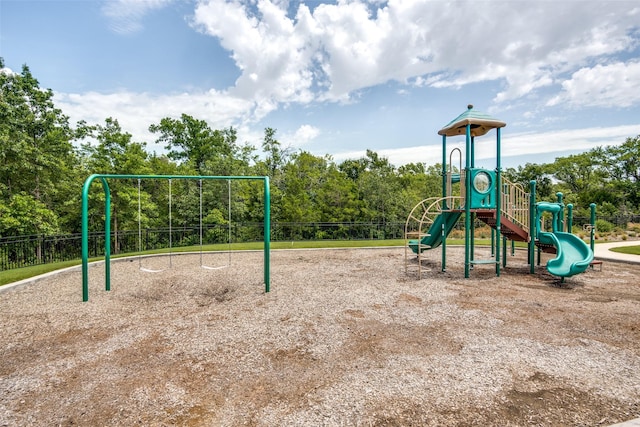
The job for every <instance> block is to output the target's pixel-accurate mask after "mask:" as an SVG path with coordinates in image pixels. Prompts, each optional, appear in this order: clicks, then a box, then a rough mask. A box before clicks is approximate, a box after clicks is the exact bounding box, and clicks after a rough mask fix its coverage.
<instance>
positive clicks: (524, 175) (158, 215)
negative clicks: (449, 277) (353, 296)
mask: <svg viewBox="0 0 640 427" xmlns="http://www.w3.org/2000/svg"><path fill="white" fill-rule="evenodd" d="M3 68H4V61H3V59H2V58H0V69H3ZM0 87H1V90H0V237H7V236H17V235H33V234H39V235H53V234H63V233H76V232H79V231H80V195H81V191H82V185H83V182H84V180H85V179H86V177H87V176H89V175H90V174H93V173H100V174H159V175H220V176H229V175H260V176H264V175H266V176H269V177H270V180H271V202H272V213H271V215H272V221H274V222H333V223H337V222H340V223H349V222H352V223H355V222H373V223H393V222H403V221H404V220H405V219H406V216H407V214H408V212H409V211H410V210H411V208H412V207H413V206H414V205H415V204H416V203H418V202H419V201H421V200H422V199H425V198H427V197H432V196H438V195H440V194H441V182H442V178H441V166H440V165H437V164H436V165H431V166H428V165H426V164H424V163H419V162H416V163H409V164H406V165H402V166H399V167H396V166H394V165H392V164H391V163H390V162H389V161H388V159H387V158H385V157H382V156H380V155H379V154H378V153H376V152H375V151H371V150H368V151H367V152H366V154H365V155H364V156H363V157H361V158H359V159H349V160H344V161H342V162H335V161H334V160H333V159H332V158H331V156H329V155H325V156H317V155H314V154H311V153H309V152H307V151H304V150H297V151H294V150H291V149H289V148H287V147H283V145H282V144H281V143H280V142H279V141H278V139H277V137H276V133H277V132H276V130H275V129H272V128H266V129H265V130H264V136H263V139H262V141H261V146H260V147H259V148H257V147H255V146H252V145H251V144H249V143H246V142H240V141H238V136H237V131H236V129H235V128H233V127H229V128H225V129H211V127H210V126H209V125H208V124H207V122H206V121H205V120H202V119H199V118H196V117H192V116H190V115H187V114H182V115H181V116H180V117H179V118H171V117H165V118H163V119H162V120H160V122H159V123H154V124H151V125H150V127H149V131H150V132H151V133H152V134H153V135H154V136H155V137H156V141H155V142H157V143H161V144H163V145H164V148H165V153H163V154H160V155H158V154H156V153H150V152H148V151H147V148H146V143H145V142H142V141H134V140H133V137H132V135H131V134H130V133H128V132H126V130H124V129H122V127H121V126H120V124H119V123H118V120H117V118H114V117H108V118H106V119H105V120H104V123H96V124H90V123H86V122H79V123H76V124H73V125H72V124H71V123H69V118H68V117H67V116H66V115H65V114H64V112H63V111H62V110H60V109H59V108H57V107H56V106H55V103H54V96H53V92H52V90H51V89H43V88H41V87H40V85H39V82H38V80H37V79H36V78H35V77H34V76H33V75H32V74H31V72H30V70H29V67H28V66H26V65H25V66H23V67H22V70H21V72H20V73H9V72H0ZM503 173H504V174H505V176H506V177H508V178H509V179H510V180H511V181H513V182H518V183H521V184H522V185H523V186H524V187H525V188H528V185H529V181H530V180H536V181H537V190H538V199H539V200H555V194H556V192H558V191H561V192H563V193H564V195H565V198H564V200H565V202H566V203H573V204H574V205H575V206H576V210H575V211H574V213H575V215H577V216H578V215H584V216H588V213H587V210H588V207H589V204H590V203H596V204H597V205H598V211H599V214H602V215H616V214H620V213H623V214H626V213H637V212H639V211H640V209H639V208H640V135H638V136H636V137H629V138H627V139H626V141H625V142H624V143H622V144H620V145H618V146H612V147H598V148H596V149H593V150H590V151H587V152H585V153H582V154H577V155H571V156H567V157H561V158H557V159H556V160H555V162H553V163H550V164H532V163H528V164H526V165H525V166H519V167H517V168H509V169H506V170H504V171H503ZM171 185H172V188H171V205H170V204H169V189H168V183H167V182H166V181H151V180H146V181H142V182H138V181H136V180H114V181H113V182H110V188H111V197H112V199H111V203H112V221H113V225H112V229H113V230H114V231H118V230H136V229H138V227H145V228H154V227H155V228H160V227H166V226H167V224H168V222H169V210H170V209H171V211H172V217H171V222H172V225H173V226H174V227H180V226H189V225H191V226H193V225H197V224H199V221H200V192H201V191H202V193H203V197H202V203H203V211H202V212H203V214H202V215H203V218H202V220H203V222H205V223H206V224H225V223H226V222H227V221H228V213H229V197H228V187H227V183H226V182H213V181H207V182H206V183H205V184H203V185H202V188H200V187H199V183H198V182H197V181H176V182H173V183H172V184H171ZM260 185H261V183H253V182H251V181H234V182H233V185H232V193H231V194H232V197H231V206H230V207H231V211H232V212H233V221H238V222H259V221H261V220H262V217H263V210H262V209H263V201H262V190H261V187H260ZM89 209H90V211H89V217H90V228H91V229H93V230H102V229H103V226H104V224H103V222H102V221H103V220H104V212H103V209H104V195H103V194H102V192H101V191H92V192H91V197H90V208H89ZM139 213H140V215H139Z"/></svg>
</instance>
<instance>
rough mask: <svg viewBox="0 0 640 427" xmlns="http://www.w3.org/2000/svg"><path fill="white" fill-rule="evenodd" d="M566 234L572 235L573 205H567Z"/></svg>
mask: <svg viewBox="0 0 640 427" xmlns="http://www.w3.org/2000/svg"><path fill="white" fill-rule="evenodd" d="M567 233H571V234H573V205H572V204H571V203H569V204H568V205H567Z"/></svg>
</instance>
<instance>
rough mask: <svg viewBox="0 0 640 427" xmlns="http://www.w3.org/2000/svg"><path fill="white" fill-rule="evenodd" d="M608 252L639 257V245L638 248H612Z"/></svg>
mask: <svg viewBox="0 0 640 427" xmlns="http://www.w3.org/2000/svg"><path fill="white" fill-rule="evenodd" d="M609 250H610V251H611V252H618V253H621V254H630V255H640V245H639V246H622V247H619V248H612V249H609Z"/></svg>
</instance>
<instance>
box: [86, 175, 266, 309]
mask: <svg viewBox="0 0 640 427" xmlns="http://www.w3.org/2000/svg"><path fill="white" fill-rule="evenodd" d="M96 179H97V180H99V181H100V182H101V183H102V188H103V190H104V194H105V202H104V204H105V217H104V228H105V231H104V236H105V238H104V241H105V243H104V253H105V256H104V264H105V290H107V291H109V290H111V193H110V190H109V184H108V180H110V179H137V180H138V249H139V251H140V252H142V250H143V248H142V219H141V218H142V196H141V194H142V191H141V182H142V180H143V179H152V180H153V179H156V180H157V179H165V180H168V181H169V268H171V266H172V265H171V257H172V245H173V241H172V237H171V234H172V190H171V183H172V181H173V180H175V179H183V180H198V183H199V198H200V206H199V208H200V209H199V211H200V215H199V216H200V223H199V229H200V230H199V231H200V232H199V234H200V235H199V237H200V267H201V268H203V269H205V270H218V269H222V268H226V267H229V266H230V265H231V181H232V180H253V181H263V183H264V287H265V288H264V289H265V292H269V286H270V245H271V242H270V230H271V213H270V210H271V208H270V205H271V196H270V192H269V177H267V176H191V175H112V174H94V175H91V176H89V177H88V178H87V179H86V181H85V182H84V185H83V187H82V301H84V302H86V301H88V300H89V274H88V272H89V213H88V211H89V190H90V187H91V184H92V183H93V181H95V180H96ZM207 180H226V181H227V191H228V202H227V203H228V209H227V211H228V218H227V220H228V224H227V244H228V250H227V253H228V261H227V264H226V265H222V266H218V267H213V266H208V265H206V264H205V263H204V261H203V256H204V250H203V225H204V224H203V215H202V214H203V203H202V200H203V198H202V187H203V182H204V181H207ZM142 258H143V257H142V255H138V267H139V269H140V270H141V271H144V272H148V273H160V272H162V271H164V270H165V269H159V270H154V269H149V268H145V267H144V266H143V265H142Z"/></svg>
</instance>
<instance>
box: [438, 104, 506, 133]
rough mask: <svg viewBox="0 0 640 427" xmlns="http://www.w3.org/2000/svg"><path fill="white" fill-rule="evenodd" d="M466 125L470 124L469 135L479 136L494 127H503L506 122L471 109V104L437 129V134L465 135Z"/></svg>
mask: <svg viewBox="0 0 640 427" xmlns="http://www.w3.org/2000/svg"><path fill="white" fill-rule="evenodd" d="M467 125H471V136H481V135H484V134H486V133H487V132H489V131H490V130H491V129H494V128H501V127H505V126H506V125H507V124H506V123H505V122H503V121H501V120H498V119H496V118H494V117H491V116H490V115H488V114H485V113H481V112H480V111H476V110H474V109H473V105H469V106H468V107H467V111H465V112H464V113H462V114H460V115H459V116H458V117H456V118H455V119H453V120H452V121H450V122H449V124H447V125H446V126H445V127H443V128H442V129H440V130H439V131H438V135H446V136H456V135H465V134H466V132H467V130H466V128H467Z"/></svg>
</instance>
